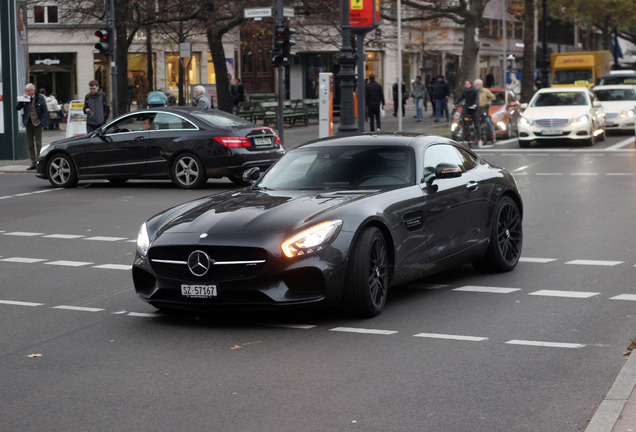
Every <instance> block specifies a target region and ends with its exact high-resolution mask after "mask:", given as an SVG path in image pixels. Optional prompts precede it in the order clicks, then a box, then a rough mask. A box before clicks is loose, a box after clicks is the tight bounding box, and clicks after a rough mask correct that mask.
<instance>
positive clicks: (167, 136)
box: [36, 107, 285, 189]
mask: <svg viewBox="0 0 636 432" xmlns="http://www.w3.org/2000/svg"><path fill="white" fill-rule="evenodd" d="M284 153H285V151H284V150H283V147H282V146H281V143H280V140H279V138H278V135H277V134H276V132H275V131H274V130H273V129H270V128H267V127H258V126H256V125H255V124H253V123H250V122H247V121H245V120H243V119H241V118H240V117H236V116H233V115H231V114H227V113H224V112H222V111H214V110H212V111H203V110H200V109H197V108H193V107H170V108H155V109H147V110H141V111H135V112H132V113H128V114H124V115H122V116H120V117H118V118H117V119H115V120H113V121H112V122H110V123H108V124H106V125H104V126H102V127H101V128H99V129H97V130H96V131H94V132H92V133H89V134H86V135H81V136H78V137H73V138H67V139H63V140H60V141H56V142H54V143H53V144H51V145H49V146H47V147H45V148H43V149H42V152H41V153H40V157H39V158H38V163H37V174H36V175H37V176H38V177H40V178H43V179H48V180H49V182H51V184H52V185H53V186H54V187H73V186H75V185H76V184H77V182H78V180H88V179H108V180H110V181H111V182H113V183H122V182H125V181H126V180H128V179H132V178H138V179H139V178H142V179H171V180H172V181H173V182H174V183H175V184H176V185H177V186H179V187H181V188H185V189H190V188H196V187H200V186H202V185H203V184H204V183H205V182H206V181H207V179H208V178H210V177H211V178H221V177H229V179H230V180H232V181H233V182H235V183H238V184H242V183H243V180H242V176H243V172H244V171H246V170H248V169H250V168H253V167H259V168H261V169H266V168H268V167H269V166H270V165H272V164H273V163H274V162H276V161H277V160H278V159H279V158H280V157H281V156H282V155H283V154H284Z"/></svg>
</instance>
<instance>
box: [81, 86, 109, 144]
mask: <svg viewBox="0 0 636 432" xmlns="http://www.w3.org/2000/svg"><path fill="white" fill-rule="evenodd" d="M88 87H89V89H90V92H89V93H87V94H86V97H85V98H84V113H86V114H87V115H88V118H87V119H86V133H91V132H93V131H94V130H95V129H98V128H99V127H100V126H102V125H103V124H104V123H106V119H107V118H108V115H109V114H110V108H109V107H108V99H107V98H106V93H104V90H102V89H101V88H99V83H98V82H97V80H91V81H90V82H89V83H88Z"/></svg>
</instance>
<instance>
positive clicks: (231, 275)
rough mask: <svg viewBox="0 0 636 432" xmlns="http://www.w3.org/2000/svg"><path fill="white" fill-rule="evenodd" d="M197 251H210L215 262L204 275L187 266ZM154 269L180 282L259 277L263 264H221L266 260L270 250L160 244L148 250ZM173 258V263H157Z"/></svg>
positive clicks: (159, 273) (223, 280) (163, 275)
mask: <svg viewBox="0 0 636 432" xmlns="http://www.w3.org/2000/svg"><path fill="white" fill-rule="evenodd" d="M195 250H201V251H203V252H205V253H207V254H208V255H209V256H210V258H211V259H212V260H214V262H215V263H217V264H216V265H212V266H210V269H209V270H208V272H207V273H206V274H205V275H203V276H200V277H199V276H195V275H193V274H192V273H191V272H190V270H189V269H188V266H187V264H186V263H187V261H188V257H189V256H190V254H191V253H192V252H194V251H195ZM148 257H149V258H150V264H151V266H152V270H153V271H154V272H155V274H157V275H158V276H160V277H164V278H168V279H174V280H179V281H196V282H226V281H236V280H242V279H249V278H253V277H256V276H258V275H259V274H260V273H261V272H262V270H263V267H264V266H265V262H261V263H239V264H219V263H224V262H230V261H265V260H267V252H266V251H265V250H264V249H260V248H246V247H227V246H157V247H153V248H150V250H149V251H148ZM157 260H162V261H173V262H157Z"/></svg>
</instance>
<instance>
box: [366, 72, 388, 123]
mask: <svg viewBox="0 0 636 432" xmlns="http://www.w3.org/2000/svg"><path fill="white" fill-rule="evenodd" d="M364 100H365V103H366V105H367V108H368V111H369V126H370V128H371V132H373V131H375V122H374V120H377V122H378V131H380V127H381V120H380V105H382V108H384V90H383V89H382V85H380V84H379V83H377V82H376V81H375V75H374V74H370V75H369V82H368V83H367V84H366V85H365V87H364Z"/></svg>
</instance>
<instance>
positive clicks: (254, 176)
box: [243, 167, 261, 183]
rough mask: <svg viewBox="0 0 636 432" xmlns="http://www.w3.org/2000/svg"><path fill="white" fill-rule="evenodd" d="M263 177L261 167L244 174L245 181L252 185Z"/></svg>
mask: <svg viewBox="0 0 636 432" xmlns="http://www.w3.org/2000/svg"><path fill="white" fill-rule="evenodd" d="M260 176H261V169H260V168H259V167H254V168H250V169H248V170H246V171H245V172H243V181H244V182H246V183H252V182H254V181H256V180H258V178H259V177H260Z"/></svg>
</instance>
